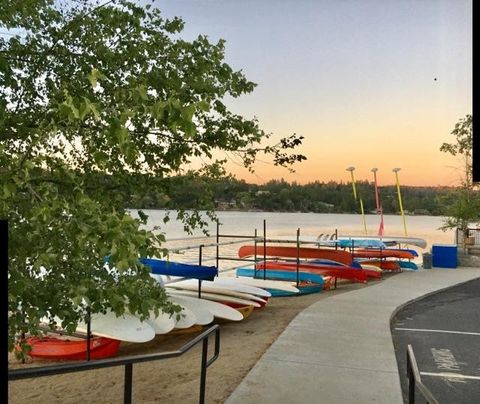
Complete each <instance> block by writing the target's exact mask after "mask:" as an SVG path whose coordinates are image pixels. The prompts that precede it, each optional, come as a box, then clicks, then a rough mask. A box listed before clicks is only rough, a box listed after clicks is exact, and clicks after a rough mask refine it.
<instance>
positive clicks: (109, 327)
mask: <svg viewBox="0 0 480 404" xmlns="http://www.w3.org/2000/svg"><path fill="white" fill-rule="evenodd" d="M60 323H61V321H60ZM76 331H77V332H83V333H86V332H87V324H86V323H84V322H80V323H78V326H77V329H76ZM90 331H91V333H92V334H93V335H97V336H99V337H106V338H112V339H118V340H120V341H126V342H147V341H150V340H152V339H153V338H155V331H154V329H153V328H152V327H151V326H150V325H149V324H147V323H146V322H141V321H140V320H139V319H138V318H137V317H135V316H132V315H131V314H128V313H125V314H123V315H122V316H120V317H117V315H116V314H115V313H114V312H112V311H111V310H109V311H107V313H106V314H101V313H97V314H92V318H91V321H90Z"/></svg>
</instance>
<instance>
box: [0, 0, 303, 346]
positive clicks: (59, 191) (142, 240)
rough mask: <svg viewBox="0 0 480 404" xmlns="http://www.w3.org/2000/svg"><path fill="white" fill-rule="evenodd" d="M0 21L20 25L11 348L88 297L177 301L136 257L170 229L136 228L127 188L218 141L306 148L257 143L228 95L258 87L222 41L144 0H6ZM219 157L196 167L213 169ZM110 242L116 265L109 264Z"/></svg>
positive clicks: (248, 154) (6, 128)
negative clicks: (61, 0) (189, 34)
mask: <svg viewBox="0 0 480 404" xmlns="http://www.w3.org/2000/svg"><path fill="white" fill-rule="evenodd" d="M0 26H1V29H2V31H6V30H9V29H13V30H14V31H11V32H13V33H14V34H13V35H9V36H8V37H5V36H3V37H0V94H1V98H0V141H1V143H0V181H1V182H0V217H5V218H8V220H9V242H10V245H9V254H10V260H9V294H8V305H9V325H8V327H9V349H10V350H11V349H12V348H13V346H14V337H15V335H17V334H18V333H21V332H23V333H25V332H30V333H32V334H37V333H38V326H39V321H40V319H41V318H42V317H43V316H48V317H49V318H50V320H52V321H53V319H54V317H55V316H58V317H60V318H61V319H63V322H62V325H63V326H64V327H66V328H67V329H68V330H70V331H71V330H73V329H75V327H76V323H77V322H78V321H79V320H86V319H87V315H88V311H90V312H91V313H92V314H93V313H98V312H105V310H107V309H108V308H111V309H113V310H114V311H115V313H117V315H120V314H122V313H123V312H125V311H126V310H129V311H130V312H132V313H134V314H138V315H139V316H140V317H141V318H145V317H146V316H148V314H149V311H150V310H154V311H155V312H158V310H163V311H166V312H169V313H172V314H173V313H176V312H178V310H179V307H178V306H176V305H172V304H170V303H169V302H168V301H167V298H166V295H165V292H164V290H163V289H162V288H160V287H159V286H158V285H157V284H156V283H155V281H154V280H153V279H152V278H151V277H150V276H149V270H148V268H146V267H144V266H143V265H141V264H140V263H139V260H138V258H139V257H143V256H156V257H161V256H164V255H165V254H166V251H165V250H163V249H162V248H161V243H162V242H163V241H164V236H163V234H161V233H159V232H158V230H159V229H155V230H154V231H145V230H142V228H141V226H142V224H145V223H146V220H147V217H146V216H145V215H144V214H143V213H141V212H140V218H139V219H134V218H132V217H131V216H130V215H129V214H128V213H126V212H125V210H124V207H123V206H122V201H123V200H124V199H122V198H121V197H119V195H132V194H135V190H139V189H145V188H146V187H149V186H150V185H151V184H152V183H155V184H158V182H153V181H154V180H158V179H159V178H160V179H161V178H167V177H169V176H171V175H175V174H178V173H180V172H181V171H182V169H183V167H185V165H186V164H188V163H189V161H190V159H191V157H200V158H202V157H203V158H210V157H212V155H213V153H214V151H215V150H220V151H222V150H223V151H228V152H234V153H237V154H239V155H240V156H241V157H242V158H243V162H244V164H245V166H246V167H249V168H252V165H253V163H254V162H255V159H256V156H257V154H258V153H265V154H268V155H270V156H272V158H273V161H274V164H277V165H283V166H289V165H290V164H293V163H294V162H296V161H301V160H303V159H305V157H304V156H302V155H297V154H290V150H289V149H293V148H295V147H296V146H297V145H299V144H301V140H302V137H301V136H297V135H295V134H294V135H292V136H290V137H288V138H286V139H282V140H280V142H278V143H277V144H274V145H267V146H263V142H264V141H265V139H267V138H269V136H270V135H267V134H266V133H265V132H264V131H262V130H261V129H260V128H259V127H258V124H257V121H256V120H255V119H252V120H249V119H245V118H243V117H241V116H239V115H237V114H235V113H233V112H232V111H230V110H229V109H228V108H227V106H226V105H225V103H224V101H223V98H224V97H225V96H232V97H239V96H240V95H242V94H245V93H249V92H251V91H252V90H253V89H254V87H255V84H254V83H252V82H250V81H248V80H247V79H246V78H245V77H244V76H243V74H242V73H241V71H234V70H233V69H232V68H231V67H230V66H229V65H228V64H226V63H225V61H224V45H225V43H224V41H223V40H220V41H219V42H218V43H216V44H212V43H210V42H209V41H208V39H207V38H206V37H205V36H202V35H200V36H198V38H196V39H195V40H193V41H191V42H187V41H184V40H182V39H181V38H180V33H181V31H182V29H183V26H184V22H183V21H182V20H181V19H179V18H174V19H171V20H168V19H164V18H163V17H162V15H161V12H160V10H158V9H156V8H154V7H151V6H150V5H146V6H140V5H137V4H136V3H135V2H130V1H127V0H110V1H105V2H104V3H103V4H99V3H97V4H90V3H89V2H88V1H83V0H79V1H76V2H74V3H70V4H67V5H66V6H58V2H56V1H54V0H29V1H27V2H26V1H22V0H14V1H10V2H2V7H1V10H0ZM18 32H20V33H19V34H16V33H18ZM223 163H224V161H221V160H220V161H214V162H213V163H212V164H209V165H206V166H205V167H202V168H201V169H199V170H196V171H195V174H196V175H201V176H205V175H207V176H210V177H219V176H221V175H222V173H223ZM98 173H102V174H104V176H103V177H105V176H107V177H109V178H110V179H111V180H109V181H106V182H105V181H101V180H100V179H101V178H103V177H102V176H99V175H97V174H98ZM132 174H142V175H140V176H132ZM165 183H168V181H166V182H165ZM159 193H161V189H160V190H159ZM180 217H181V218H183V219H185V222H186V223H187V226H191V225H193V226H195V225H197V224H198V223H199V222H200V221H201V219H200V217H199V216H198V215H195V213H194V215H193V216H188V215H186V214H185V212H180ZM106 256H109V265H110V267H111V268H115V269H116V270H115V271H112V270H110V271H108V270H106V269H105V268H104V259H105V257H106Z"/></svg>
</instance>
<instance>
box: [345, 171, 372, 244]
mask: <svg viewBox="0 0 480 404" xmlns="http://www.w3.org/2000/svg"><path fill="white" fill-rule="evenodd" d="M347 171H350V175H351V176H352V188H353V198H354V199H355V200H357V199H360V211H361V212H362V220H363V228H364V230H365V235H367V234H368V233H367V223H366V221H365V212H364V211H363V201H362V199H361V198H359V197H358V196H357V189H356V187H355V176H354V174H353V172H354V171H355V167H348V168H347Z"/></svg>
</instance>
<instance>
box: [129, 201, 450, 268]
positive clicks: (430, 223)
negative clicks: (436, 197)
mask: <svg viewBox="0 0 480 404" xmlns="http://www.w3.org/2000/svg"><path fill="white" fill-rule="evenodd" d="M130 212H131V214H132V215H133V216H136V210H134V209H132V210H131V211H130ZM144 212H145V213H146V214H147V215H148V216H149V219H148V225H147V226H146V227H147V228H149V229H151V228H153V226H161V230H160V231H161V232H163V233H165V236H166V238H167V243H166V244H165V247H167V248H170V249H176V248H182V247H185V246H192V245H199V244H201V243H204V244H208V243H213V242H215V235H216V224H215V223H214V222H212V221H211V220H209V219H208V218H206V219H205V220H206V221H207V222H208V223H209V225H208V230H209V232H210V235H211V237H210V238H200V239H199V238H198V237H201V236H203V234H202V232H201V231H200V230H196V231H195V232H194V233H193V235H188V234H187V233H185V232H184V230H183V224H182V223H181V222H179V221H177V220H174V219H175V217H176V214H175V212H170V217H171V220H170V221H169V222H168V223H167V224H164V223H163V218H164V216H165V214H166V211H164V210H148V209H147V210H144ZM217 216H218V218H219V220H220V223H221V226H220V234H229V235H242V236H252V237H253V235H254V234H255V229H257V232H258V235H259V236H263V221H264V220H265V221H266V231H267V233H266V234H267V238H275V236H282V237H287V236H288V237H291V238H292V239H295V237H296V234H297V229H300V235H301V236H315V237H317V236H318V235H320V234H321V233H323V234H333V233H335V230H337V231H338V234H339V236H341V235H363V234H364V230H363V221H362V218H361V216H360V215H355V214H328V213H287V212H236V211H222V212H217ZM365 218H366V223H367V232H368V234H369V235H376V234H377V233H378V227H379V223H380V218H379V216H377V215H365ZM405 220H406V224H407V233H408V236H411V237H420V238H423V239H425V240H426V241H427V243H428V245H427V248H426V249H425V250H422V249H418V248H417V250H418V252H419V258H420V259H421V253H423V252H425V251H429V250H430V248H431V246H432V244H435V243H440V244H452V243H453V242H454V232H453V231H451V230H449V231H447V232H443V231H441V230H438V228H439V227H440V226H441V225H442V217H439V216H406V217H405ZM403 233H404V230H403V222H402V218H401V216H399V215H384V235H385V236H401V235H403ZM192 237H195V239H192V240H180V241H179V240H174V241H168V240H172V239H178V238H192ZM230 240H232V239H227V238H224V239H220V241H221V242H222V241H230ZM249 243H251V242H250V241H249V240H245V242H244V243H241V244H233V245H226V246H221V247H220V251H219V255H220V256H223V257H236V252H237V251H238V248H239V246H240V245H243V244H249ZM198 251H199V250H198V249H197V248H195V249H192V250H186V251H184V252H182V253H180V254H177V253H171V255H170V259H172V260H178V261H180V262H190V263H198V259H199V252H198ZM215 252H216V250H215V247H206V248H204V249H203V251H202V259H203V260H202V262H203V263H204V264H205V265H214V264H215V261H214V260H213V259H214V257H215ZM236 265H239V263H238V262H233V261H228V260H222V261H221V262H220V263H219V267H220V268H221V269H223V270H226V269H228V268H231V267H233V266H236ZM229 273H230V272H229Z"/></svg>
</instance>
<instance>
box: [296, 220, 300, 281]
mask: <svg viewBox="0 0 480 404" xmlns="http://www.w3.org/2000/svg"><path fill="white" fill-rule="evenodd" d="M299 270H300V228H298V229H297V288H298V284H299V277H300V275H299V273H298V271H299Z"/></svg>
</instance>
